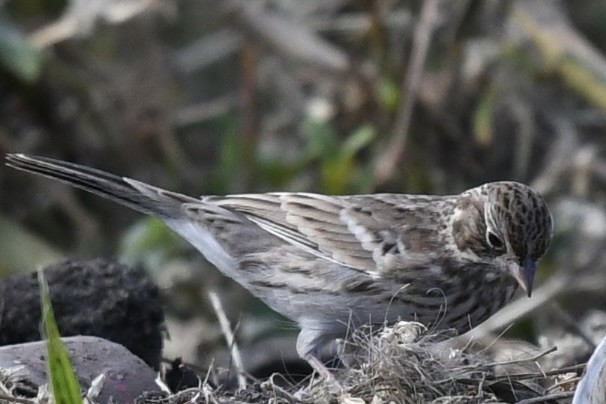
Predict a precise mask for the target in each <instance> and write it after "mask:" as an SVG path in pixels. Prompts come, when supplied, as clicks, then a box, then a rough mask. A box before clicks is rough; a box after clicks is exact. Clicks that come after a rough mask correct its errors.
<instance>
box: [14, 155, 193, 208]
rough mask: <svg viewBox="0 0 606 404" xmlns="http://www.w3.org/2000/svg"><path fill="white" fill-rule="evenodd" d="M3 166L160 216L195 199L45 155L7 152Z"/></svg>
mask: <svg viewBox="0 0 606 404" xmlns="http://www.w3.org/2000/svg"><path fill="white" fill-rule="evenodd" d="M6 165H7V166H9V167H13V168H16V169H17V170H22V171H27V172H30V173H35V174H39V175H42V176H45V177H48V178H51V179H55V180H58V181H61V182H63V183H66V184H68V185H72V186H75V187H78V188H81V189H83V190H85V191H88V192H91V193H93V194H96V195H99V196H102V197H104V198H107V199H110V200H112V201H115V202H118V203H120V204H122V205H125V206H128V207H129V208H131V209H134V210H137V211H139V212H143V213H146V214H151V215H155V216H159V217H161V218H175V217H176V215H179V214H180V213H181V205H182V204H183V203H186V202H189V203H191V202H196V201H198V202H199V200H196V199H194V198H191V197H188V196H185V195H181V194H177V193H173V192H169V191H165V190H163V189H160V188H156V187H153V186H151V185H147V184H145V183H142V182H139V181H135V180H131V179H129V178H123V177H119V176H117V175H114V174H110V173H108V172H105V171H101V170H96V169H94V168H90V167H86V166H81V165H79V164H74V163H69V162H66V161H61V160H55V159H51V158H48V157H38V156H28V155H26V154H7V155H6Z"/></svg>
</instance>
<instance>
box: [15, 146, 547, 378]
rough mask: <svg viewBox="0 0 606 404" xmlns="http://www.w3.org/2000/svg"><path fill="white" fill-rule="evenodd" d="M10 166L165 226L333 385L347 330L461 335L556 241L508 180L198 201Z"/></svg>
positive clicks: (42, 162)
mask: <svg viewBox="0 0 606 404" xmlns="http://www.w3.org/2000/svg"><path fill="white" fill-rule="evenodd" d="M6 164H7V165H8V166H10V167H13V168H15V169H18V170H22V171H26V172H30V173H35V174H39V175H42V176H45V177H49V178H52V179H56V180H59V181H61V182H64V183H67V184H69V185H72V186H75V187H78V188H81V189H83V190H86V191H89V192H92V193H93V194H97V195H100V196H102V197H104V198H107V199H110V200H113V201H115V202H118V203H120V204H122V205H125V206H127V207H129V208H132V209H134V210H136V211H139V212H142V213H144V214H148V215H153V216H156V217H158V218H159V219H160V220H162V221H164V223H165V224H166V225H167V226H168V227H169V228H171V229H172V230H173V231H174V232H176V233H177V234H179V235H180V236H181V237H183V238H184V239H185V240H187V241H188V242H189V243H190V244H192V245H193V247H195V248H196V249H197V250H198V251H200V252H201V253H202V255H203V256H204V257H205V258H206V259H207V260H208V261H209V262H210V263H212V264H213V265H214V266H215V267H217V269H218V270H219V271H220V272H222V273H223V274H224V275H226V276H228V277H230V278H232V279H234V280H235V281H237V282H238V283H240V284H241V285H242V286H244V287H245V288H246V289H248V290H249V291H250V292H251V293H252V294H253V295H255V296H256V297H258V298H259V299H260V300H262V301H263V302H265V303H266V304H267V305H268V306H269V307H270V308H272V309H273V310H275V311H276V312H278V313H281V314H282V315H284V316H285V317H287V318H289V319H291V320H293V321H294V322H295V323H296V324H297V325H298V327H299V328H300V332H299V334H298V337H297V341H296V350H297V353H298V355H299V356H300V357H301V358H302V359H304V360H306V361H307V362H308V363H309V364H310V365H311V367H312V368H313V369H314V370H315V371H317V372H318V373H319V374H320V375H321V376H323V377H325V378H327V379H332V380H334V375H333V374H332V373H331V371H330V370H329V369H328V368H327V367H326V365H325V364H324V363H323V362H322V361H321V360H320V359H319V355H320V350H321V349H322V348H323V347H325V346H326V345H327V344H329V343H331V342H332V341H334V340H335V339H337V338H342V337H344V336H346V335H347V334H348V333H349V332H350V331H351V328H352V327H353V328H354V329H356V328H359V327H362V326H363V325H368V324H371V325H375V324H376V325H384V324H394V323H396V322H398V321H402V320H404V321H416V322H419V323H421V324H423V325H425V326H427V327H432V328H433V329H435V330H441V329H454V330H456V331H458V332H459V333H464V332H466V331H468V330H470V329H471V328H473V327H475V326H476V325H478V324H480V323H482V322H483V321H484V320H486V319H487V318H489V317H490V316H491V315H493V314H494V313H495V312H497V311H498V310H499V309H501V308H502V307H503V306H505V305H506V304H507V303H508V302H509V301H510V300H511V299H512V298H513V296H514V294H515V292H516V290H517V289H518V288H521V289H522V290H523V291H524V292H525V293H526V294H527V295H528V297H530V296H531V293H532V286H533V280H534V277H535V269H536V264H537V261H538V260H539V259H540V258H541V257H542V256H543V255H544V254H545V252H546V250H547V249H548V247H549V244H550V242H551V238H552V233H553V220H552V217H551V214H550V212H549V209H548V207H547V205H546V203H545V200H544V199H543V197H542V196H541V195H540V194H538V193H537V192H535V191H534V190H533V189H532V188H530V187H529V186H527V185H524V184H521V183H518V182H513V181H500V182H490V183H486V184H483V185H480V186H477V187H475V188H471V189H468V190H466V191H464V192H462V193H460V194H454V195H415V194H389V193H380V194H363V195H324V194H317V193H307V192H271V193H250V194H237V195H226V196H202V197H199V198H196V197H191V196H187V195H183V194H180V193H175V192H171V191H168V190H165V189H161V188H157V187H155V186H152V185H149V184H146V183H143V182H140V181H137V180H134V179H130V178H127V177H120V176H117V175H114V174H110V173H107V172H104V171H100V170H97V169H94V168H90V167H87V166H83V165H78V164H74V163H71V162H66V161H61V160H56V159H52V158H48V157H38V156H31V155H26V154H7V155H6Z"/></svg>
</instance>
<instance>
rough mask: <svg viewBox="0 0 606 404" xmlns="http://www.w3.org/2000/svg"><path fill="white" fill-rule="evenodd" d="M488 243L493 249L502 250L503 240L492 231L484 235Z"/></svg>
mask: <svg viewBox="0 0 606 404" xmlns="http://www.w3.org/2000/svg"><path fill="white" fill-rule="evenodd" d="M486 240H487V241H488V244H489V245H490V246H491V247H492V248H494V249H495V250H502V249H503V247H504V244H503V241H502V240H501V239H500V238H499V237H498V236H497V235H496V234H494V233H493V232H491V231H489V232H488V234H487V235H486Z"/></svg>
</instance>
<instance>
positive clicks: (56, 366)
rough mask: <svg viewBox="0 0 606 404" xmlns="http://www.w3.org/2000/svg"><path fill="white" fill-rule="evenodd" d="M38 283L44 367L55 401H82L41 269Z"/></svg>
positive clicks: (62, 403) (67, 403)
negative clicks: (44, 350) (43, 341)
mask: <svg viewBox="0 0 606 404" xmlns="http://www.w3.org/2000/svg"><path fill="white" fill-rule="evenodd" d="M38 283H39V285H40V303H41V306H42V323H43V332H42V334H43V335H44V336H45V337H46V368H47V372H48V377H49V379H50V380H49V382H50V386H51V389H52V392H53V397H54V399H55V403H56V404H78V403H82V396H81V395H80V385H79V384H78V379H76V375H75V374H74V370H73V368H72V364H71V362H70V360H69V356H68V354H67V349H65V345H63V341H61V335H60V334H59V329H58V328H57V323H56V321H55V314H54V312H53V307H52V305H51V300H50V293H49V291H48V284H47V283H46V279H45V278H44V272H43V271H42V270H39V271H38Z"/></svg>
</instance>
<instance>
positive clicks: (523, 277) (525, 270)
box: [507, 257, 536, 297]
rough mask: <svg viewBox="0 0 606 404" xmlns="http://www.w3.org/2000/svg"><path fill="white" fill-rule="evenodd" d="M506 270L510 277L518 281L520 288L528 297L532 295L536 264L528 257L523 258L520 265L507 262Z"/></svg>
mask: <svg viewBox="0 0 606 404" xmlns="http://www.w3.org/2000/svg"><path fill="white" fill-rule="evenodd" d="M507 268H508V269H509V272H510V273H511V276H513V278H514V279H515V280H516V281H518V284H520V287H521V288H522V290H523V291H524V293H526V294H527V295H528V297H530V296H531V295H532V283H533V281H534V273H535V269H536V263H535V262H534V261H533V260H532V259H531V258H529V257H527V258H525V259H524V261H523V262H522V265H520V264H518V263H517V262H514V261H509V263H508V264H507Z"/></svg>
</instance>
